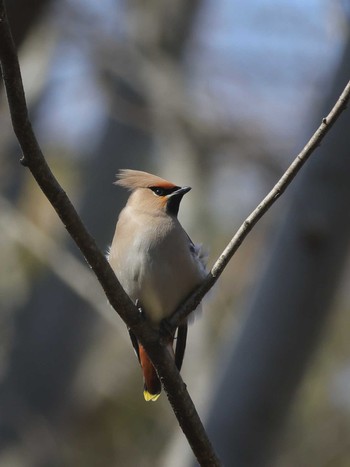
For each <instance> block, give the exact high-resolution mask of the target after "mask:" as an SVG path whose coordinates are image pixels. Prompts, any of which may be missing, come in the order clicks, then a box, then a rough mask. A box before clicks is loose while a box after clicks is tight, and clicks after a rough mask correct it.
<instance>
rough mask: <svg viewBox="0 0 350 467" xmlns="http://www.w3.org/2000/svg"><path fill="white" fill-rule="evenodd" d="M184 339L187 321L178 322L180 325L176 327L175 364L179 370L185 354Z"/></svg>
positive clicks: (185, 337)
mask: <svg viewBox="0 0 350 467" xmlns="http://www.w3.org/2000/svg"><path fill="white" fill-rule="evenodd" d="M186 339H187V323H185V324H180V326H179V327H178V328H177V336H176V347H175V365H176V367H177V369H178V370H179V371H180V370H181V366H182V361H183V359H184V355H185V349H186Z"/></svg>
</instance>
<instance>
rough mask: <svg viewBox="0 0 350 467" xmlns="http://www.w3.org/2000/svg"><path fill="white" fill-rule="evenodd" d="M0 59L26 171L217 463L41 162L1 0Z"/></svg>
mask: <svg viewBox="0 0 350 467" xmlns="http://www.w3.org/2000/svg"><path fill="white" fill-rule="evenodd" d="M0 60H1V70H2V76H3V80H4V84H5V88H6V93H7V99H8V102H9V108H10V113H11V119H12V125H13V128H14V131H15V134H16V136H17V139H18V141H19V144H20V146H21V149H22V153H23V156H22V159H21V162H22V164H23V165H25V166H27V167H28V168H29V170H30V171H31V172H32V174H33V176H34V178H35V179H36V181H37V183H38V185H39V186H40V188H41V189H42V191H43V193H44V194H45V196H46V197H47V198H48V200H49V201H50V203H51V204H52V206H53V207H54V209H55V210H56V212H57V214H58V216H59V217H60V219H61V220H62V222H63V224H64V225H65V227H66V229H67V230H68V232H69V234H70V235H71V237H72V238H73V240H74V241H75V243H76V244H77V246H78V247H79V249H80V250H81V252H82V253H83V255H84V257H85V259H86V260H87V262H88V264H89V265H90V267H91V269H92V270H93V271H94V273H95V275H96V277H97V279H98V280H99V282H100V284H101V286H102V287H103V289H104V291H105V294H106V296H107V298H108V300H109V302H110V304H111V305H112V307H113V308H114V309H115V310H116V311H117V312H118V313H119V315H120V316H121V318H122V319H123V320H124V322H125V323H126V324H127V325H128V326H129V327H130V328H131V329H132V331H133V332H134V333H135V335H136V336H137V338H138V339H139V340H140V342H141V343H142V344H143V346H144V347H145V349H146V351H147V353H148V354H149V356H150V358H151V360H152V362H153V363H154V365H155V367H156V369H157V371H158V374H159V376H160V378H161V380H162V382H163V385H164V388H165V390H166V392H167V395H168V398H169V401H170V403H171V405H172V407H173V410H174V413H175V415H176V417H177V419H178V421H179V424H180V426H181V428H182V430H183V432H184V434H185V435H186V437H187V440H188V442H189V444H190V445H191V447H192V450H193V452H194V454H195V456H196V458H197V460H198V462H199V463H200V465H203V466H214V467H215V466H220V461H219V459H218V458H217V456H216V454H215V452H214V450H213V448H212V446H211V443H210V441H209V439H208V436H207V434H206V432H205V430H204V427H203V424H202V422H201V420H200V418H199V416H198V413H197V411H196V408H195V406H194V404H193V402H192V399H191V398H190V396H189V394H188V392H187V389H186V386H185V384H184V383H183V381H182V379H181V376H180V375H179V372H178V371H177V369H176V366H175V365H174V362H173V359H172V358H171V356H170V354H169V352H168V351H167V350H166V348H165V347H164V346H162V345H161V344H160V340H159V333H158V332H156V331H155V330H153V329H152V328H151V327H150V325H149V324H148V323H147V321H145V320H143V319H142V318H141V317H140V314H139V313H138V311H137V309H136V307H135V306H134V305H133V303H132V302H131V300H130V299H129V297H128V296H127V294H126V293H125V292H124V290H123V289H122V287H121V285H120V284H119V282H118V280H117V278H116V277H115V274H114V272H113V271H112V269H111V267H110V265H109V264H108V262H107V260H106V258H105V256H104V255H103V254H102V252H101V251H100V250H99V248H98V247H97V245H96V243H95V240H94V239H93V237H92V236H91V235H90V234H89V233H88V231H87V230H86V228H85V226H84V224H83V223H82V221H81V219H80V217H79V215H78V214H77V212H76V210H75V209H74V206H73V205H72V203H71V202H70V200H69V198H68V196H67V195H66V193H65V192H64V190H63V189H62V187H61V186H60V185H59V183H58V181H57V180H56V178H55V177H54V175H53V173H52V172H51V170H50V168H49V166H48V165H47V163H46V161H45V158H44V156H43V154H42V152H41V149H40V147H39V144H38V141H37V139H36V137H35V134H34V132H33V129H32V126H31V123H30V121H29V117H28V110H27V105H26V100H25V95H24V90H23V83H22V78H21V72H20V67H19V63H18V57H17V53H16V50H15V47H14V44H13V40H12V37H11V31H10V27H9V23H8V19H7V16H6V11H5V5H4V0H0Z"/></svg>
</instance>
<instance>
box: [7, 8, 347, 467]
mask: <svg viewBox="0 0 350 467" xmlns="http://www.w3.org/2000/svg"><path fill="white" fill-rule="evenodd" d="M6 3H7V9H8V15H9V19H10V23H11V27H12V30H13V35H14V39H15V42H16V44H17V47H18V51H19V58H20V63H21V67H22V74H23V81H24V86H25V91H26V96H27V100H28V106H29V110H30V115H31V119H32V122H33V125H34V128H35V131H36V134H37V137H38V139H39V142H40V144H41V147H42V149H43V152H44V154H45V156H46V158H47V160H48V162H49V164H50V166H51V168H52V170H53V172H54V173H55V175H56V176H57V178H58V180H59V181H60V183H61V184H62V186H63V188H64V189H65V190H66V192H67V194H68V195H69V197H70V198H71V200H72V201H73V203H74V205H75V206H76V208H77V210H78V212H79V214H80V215H81V217H82V219H83V221H84V223H85V225H86V226H87V228H88V229H89V231H90V232H91V233H92V234H93V236H94V237H95V239H96V241H97V243H98V244H99V246H100V247H101V249H102V250H104V251H107V248H108V245H109V244H110V242H111V240H112V237H113V234H114V227H115V222H116V219H117V216H118V213H119V211H120V209H121V208H122V206H123V205H124V203H125V201H126V197H127V194H126V193H125V192H123V191H122V190H121V189H119V188H117V187H115V186H113V181H114V179H115V173H116V172H117V171H118V169H119V168H135V169H140V170H147V171H150V172H153V173H156V174H158V175H160V176H162V177H164V178H168V179H170V180H172V181H174V182H175V183H177V184H180V185H190V186H192V187H193V190H192V191H191V192H190V194H189V195H188V196H187V197H186V198H185V199H184V200H183V202H182V206H181V210H180V220H181V222H182V224H183V225H184V227H185V229H186V230H187V231H188V232H189V234H190V236H191V238H192V239H193V241H194V242H196V243H203V244H205V245H206V246H207V247H208V250H209V252H210V254H209V266H211V265H212V264H213V262H214V261H215V259H216V258H217V256H218V255H219V254H220V253H221V251H222V250H223V248H224V247H225V246H226V244H227V243H228V241H229V240H230V238H231V237H232V235H233V234H234V232H235V230H236V229H237V228H238V227H239V226H240V225H241V223H242V222H243V221H244V219H245V217H247V215H248V214H249V213H250V212H251V210H252V209H253V208H254V207H255V206H256V205H257V204H258V203H259V201H260V200H261V199H262V197H263V196H264V195H265V194H266V193H267V192H268V191H269V190H270V189H271V188H272V186H273V185H274V184H275V183H276V181H277V180H278V178H279V177H280V176H281V174H282V173H283V172H284V170H285V169H286V168H287V167H288V165H289V163H290V162H291V161H292V160H293V158H294V157H295V155H296V154H297V153H298V152H299V151H300V150H301V149H302V147H303V145H304V144H305V143H306V142H307V140H308V139H309V137H310V136H311V134H312V133H313V131H314V130H315V129H316V128H317V126H318V125H319V123H320V121H321V119H322V117H323V116H324V115H326V113H327V110H329V109H330V108H331V106H332V104H333V103H334V102H335V100H336V98H337V96H339V94H340V92H341V91H342V89H343V88H344V86H345V84H346V82H347V81H348V80H349V76H350V73H349V71H350V70H349V68H350V52H349V49H350V43H349V13H350V4H349V2H348V1H346V0H343V1H341V0H310V1H308V2H304V1H300V0H298V1H296V0H294V1H291V0H283V1H281V2H274V1H272V0H264V1H257V0H252V1H250V2H245V3H244V2H238V1H225V0H217V1H214V0H202V1H200V0H191V1H189V0H177V1H174V0H172V1H170V0H168V1H163V2H162V1H156V0H153V1H144V0H142V1H141V0H128V1H123V0H88V1H87V0H85V1H82V0H11V2H10V1H7V2H6ZM349 112H350V111H349V110H348V111H347V115H343V116H342V118H341V121H340V122H338V123H337V124H336V126H335V127H334V128H333V130H332V133H331V134H330V136H329V138H327V140H326V141H325V142H324V143H322V146H321V148H320V149H318V151H317V153H316V154H315V155H314V156H313V159H312V161H310V162H308V163H307V165H306V167H305V170H304V169H303V173H302V174H301V176H300V177H299V176H298V178H297V180H296V182H295V184H294V185H293V187H291V189H289V190H287V192H286V194H285V195H284V196H283V197H282V198H281V200H280V201H279V202H278V203H277V204H276V206H274V207H273V209H271V210H270V211H269V212H268V214H267V215H266V216H265V217H264V218H263V219H262V221H261V222H260V223H259V224H258V226H257V228H256V229H254V232H253V233H252V234H251V235H250V236H249V238H248V239H247V241H245V242H244V244H243V245H242V247H241V248H240V250H239V252H238V253H237V254H236V255H235V257H234V258H233V260H232V261H231V263H230V265H229V266H228V267H227V269H226V271H225V272H224V274H223V275H222V277H221V278H220V280H219V282H218V284H217V285H216V286H215V288H214V289H213V290H212V291H211V293H210V294H209V297H207V298H206V299H205V302H204V311H203V313H202V315H201V317H200V318H197V319H196V320H195V322H194V324H193V325H192V326H191V327H190V330H189V342H188V349H187V355H186V358H185V363H184V368H183V371H182V373H183V378H184V380H185V382H186V383H187V385H188V389H189V391H190V394H191V395H192V398H193V400H194V402H195V404H196V406H197V408H198V410H199V413H200V415H201V417H202V418H203V420H205V421H206V425H207V427H208V431H209V433H210V436H211V438H212V440H213V442H214V445H215V447H216V449H217V451H218V452H219V456H220V457H221V458H222V459H223V460H224V461H225V465H226V466H229V465H235V466H242V467H247V466H250V465H251V466H257V467H260V466H262V465H269V466H275V467H280V466H281V467H292V466H305V467H306V466H313V465H314V466H316V465H317V466H344V467H345V466H349V465H350V441H349V440H350V339H349V331H350V294H349V285H348V284H349V280H350V264H349V261H348V239H349V235H350V226H349V223H350V220H349V217H350V216H349V209H348V205H349V200H350V192H349V190H350V188H349V185H350V184H349V173H350V167H349V164H350V162H349V159H350V158H349V157H348V156H349V138H350V136H349V135H350V132H349V129H350V116H349ZM0 153H1V165H0V182H1V183H0V190H1V191H0V303H1V313H0V321H1V323H0V339H1V340H0V343H1V344H0V466H1V467H7V466H11V467H22V466H23V467H51V466H52V467H54V466H60V467H61V466H67V467H70V466H84V467H93V466H99V467H100V466H101V467H105V466H126V467H127V466H141V467H147V466H174V467H176V466H186V465H191V463H192V462H193V457H192V455H191V453H190V451H189V448H188V447H187V444H186V441H185V440H184V437H183V435H182V433H181V432H180V429H179V428H178V426H177V422H176V419H175V417H174V415H173V413H172V411H171V409H170V407H169V404H168V402H167V399H166V396H165V395H163V396H162V397H161V398H160V399H159V402H157V404H151V403H145V402H144V400H143V396H142V377H141V372H140V369H139V366H138V363H137V360H136V358H135V356H134V353H133V351H132V347H131V345H130V342H129V338H128V335H127V331H126V329H125V326H124V325H123V323H122V322H121V320H120V318H119V317H118V316H117V314H116V313H115V312H114V311H113V310H112V309H111V308H110V307H109V305H108V303H107V300H106V298H105V297H104V295H103V293H102V291H101V288H100V286H99V284H98V282H97V280H96V279H95V278H94V276H93V274H92V273H91V271H90V269H89V268H88V267H87V265H86V263H85V262H84V260H83V258H82V257H81V255H80V253H79V251H77V248H76V247H75V245H74V244H73V242H72V241H71V239H70V238H69V236H68V235H67V233H66V231H65V229H64V227H63V226H62V225H61V223H60V221H59V220H58V219H57V216H56V214H55V213H54V211H53V209H52V208H51V206H50V205H49V203H48V202H47V201H46V199H45V198H44V196H43V195H42V194H41V192H40V190H39V189H38V187H37V186H36V184H35V183H34V181H33V179H32V177H31V175H30V173H29V171H28V170H26V169H24V168H23V167H22V166H21V165H20V164H19V158H20V155H21V154H20V149H19V147H18V144H17V142H16V140H15V138H14V135H13V131H12V128H11V123H10V119H9V112H8V106H7V102H6V96H5V92H4V89H3V88H1V89H0Z"/></svg>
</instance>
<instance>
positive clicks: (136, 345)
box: [128, 328, 141, 364]
mask: <svg viewBox="0 0 350 467" xmlns="http://www.w3.org/2000/svg"><path fill="white" fill-rule="evenodd" d="M128 331H129V336H130V339H131V343H132V346H133V347H134V350H135V354H136V357H137V359H138V361H139V363H140V364H141V360H140V350H139V343H138V341H137V338H136V336H135V334H134V333H133V332H132V330H131V329H129V328H128Z"/></svg>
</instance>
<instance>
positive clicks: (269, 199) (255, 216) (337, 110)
mask: <svg viewBox="0 0 350 467" xmlns="http://www.w3.org/2000/svg"><path fill="white" fill-rule="evenodd" d="M349 100H350V81H349V82H348V83H347V85H346V86H345V88H344V90H343V92H342V93H341V95H340V97H339V99H338V100H337V102H336V103H335V104H334V106H333V108H332V110H331V111H330V112H329V114H328V115H327V117H325V118H323V119H322V123H321V125H320V126H319V127H318V129H317V130H316V131H315V133H314V134H313V135H312V137H311V138H310V140H309V142H308V143H307V144H306V146H305V147H304V148H303V150H302V151H301V152H300V153H299V154H298V155H297V156H296V158H295V159H294V161H293V162H292V164H291V165H290V166H289V167H288V169H287V170H286V172H285V173H284V174H283V175H282V177H281V178H280V179H279V181H278V182H277V183H276V185H275V186H274V187H273V188H272V190H271V191H270V192H269V193H268V194H267V195H266V196H265V198H264V199H263V200H262V201H261V203H260V204H259V205H258V206H257V207H256V208H255V209H254V211H253V212H252V213H251V214H250V215H249V216H248V217H247V218H246V220H245V221H244V222H243V224H242V225H241V227H240V228H239V229H238V230H237V232H236V234H235V235H234V236H233V238H232V240H231V241H230V242H229V244H228V245H227V247H226V248H225V249H224V251H223V252H222V253H221V255H220V257H219V258H218V260H217V261H216V262H215V264H214V266H213V267H212V269H211V271H210V272H209V274H208V275H207V277H206V278H205V280H204V282H203V283H202V284H201V285H200V286H199V287H197V289H195V290H194V291H193V292H192V293H191V294H190V295H189V297H187V299H186V300H185V301H184V302H183V303H182V305H180V307H179V308H178V309H177V310H176V311H175V312H174V314H173V315H172V316H171V318H169V319H168V320H167V325H168V327H169V326H170V328H174V329H175V328H176V327H177V326H178V324H179V323H180V322H181V321H182V320H183V319H184V318H186V316H188V315H189V314H190V313H191V312H192V311H193V310H195V309H196V308H197V306H198V305H199V303H200V302H201V300H202V299H203V297H204V296H205V294H206V293H207V292H208V291H209V290H210V289H211V288H212V287H213V285H214V284H215V283H216V281H217V280H218V279H219V277H220V275H221V274H222V272H223V270H224V269H225V267H226V266H227V264H228V263H229V261H230V259H231V258H232V256H233V255H234V254H235V253H236V251H237V249H238V248H239V246H240V245H241V244H242V242H243V240H244V239H245V238H246V237H247V235H248V234H249V232H250V231H251V230H252V229H253V227H254V226H255V225H256V224H257V222H258V221H259V219H261V217H262V216H263V215H264V214H265V213H266V211H268V209H270V207H271V206H272V205H273V204H274V203H275V201H277V199H278V198H279V197H280V196H281V195H282V193H284V191H285V190H286V189H287V187H288V186H289V185H290V183H291V182H292V181H293V179H294V177H295V176H296V175H297V173H298V172H299V170H300V169H301V168H302V167H303V165H304V164H305V162H306V161H307V160H308V159H309V157H310V156H311V155H312V154H313V152H314V151H315V149H316V148H317V147H318V146H319V145H320V144H321V141H322V140H323V138H324V137H325V136H326V134H327V133H328V132H329V130H330V129H331V128H332V126H333V125H334V123H335V122H336V121H337V119H338V118H339V116H340V114H341V113H342V112H343V111H344V110H345V109H346V107H347V104H348V102H349Z"/></svg>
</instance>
